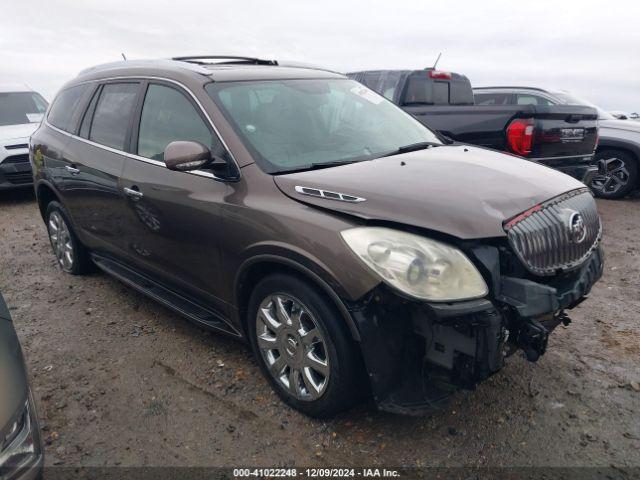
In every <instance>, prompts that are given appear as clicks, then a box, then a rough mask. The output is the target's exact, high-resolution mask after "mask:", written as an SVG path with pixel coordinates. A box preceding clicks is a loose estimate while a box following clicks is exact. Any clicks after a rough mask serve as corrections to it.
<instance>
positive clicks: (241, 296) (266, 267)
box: [234, 254, 360, 341]
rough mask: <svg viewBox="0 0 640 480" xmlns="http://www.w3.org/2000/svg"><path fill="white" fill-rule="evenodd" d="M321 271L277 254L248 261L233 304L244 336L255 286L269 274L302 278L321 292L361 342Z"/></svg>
mask: <svg viewBox="0 0 640 480" xmlns="http://www.w3.org/2000/svg"><path fill="white" fill-rule="evenodd" d="M320 268H321V267H319V266H315V268H313V269H312V268H310V266H307V265H303V264H302V263H301V262H299V261H297V260H294V259H292V258H289V257H285V256H282V255H276V254H261V255H257V256H255V257H252V258H250V259H248V260H246V261H245V262H244V263H243V264H242V265H241V266H240V268H239V270H238V273H237V275H236V278H235V282H234V300H235V304H236V305H237V306H238V313H239V319H240V322H241V324H242V328H243V329H244V330H245V331H244V333H245V335H246V334H247V331H246V328H247V321H246V314H247V304H248V300H249V297H250V295H251V292H252V291H253V286H254V285H255V284H256V283H257V282H259V281H260V280H261V279H262V278H264V277H266V276H268V275H270V274H273V273H289V274H292V275H294V276H298V277H301V278H303V279H305V280H307V281H309V282H310V283H311V284H313V285H315V286H317V287H318V288H320V290H321V291H322V292H323V293H324V294H325V295H326V296H327V297H328V299H329V300H330V301H331V302H332V304H333V305H334V306H335V307H336V308H337V310H338V311H339V312H340V314H341V316H342V319H343V321H344V322H345V323H346V325H347V327H348V328H349V332H350V333H351V336H352V337H353V339H354V340H356V341H360V332H359V330H358V327H357V326H356V323H355V321H354V319H353V317H352V316H351V314H350V313H349V310H348V309H347V307H346V305H345V304H344V302H343V300H342V299H341V298H340V296H339V295H338V293H336V289H335V288H334V287H332V286H331V285H330V280H328V279H327V278H326V277H327V276H328V274H327V273H326V272H322V270H320ZM314 270H315V271H314ZM321 272H322V273H321ZM323 277H325V278H323Z"/></svg>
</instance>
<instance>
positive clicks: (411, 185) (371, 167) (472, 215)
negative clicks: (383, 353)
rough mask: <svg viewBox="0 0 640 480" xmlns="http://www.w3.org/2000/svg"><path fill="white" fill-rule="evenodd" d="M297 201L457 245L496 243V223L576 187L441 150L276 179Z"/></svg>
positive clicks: (533, 169) (526, 165)
mask: <svg viewBox="0 0 640 480" xmlns="http://www.w3.org/2000/svg"><path fill="white" fill-rule="evenodd" d="M274 180H275V182H276V184H277V185H278V187H279V188H280V189H281V190H282V192H283V193H285V194H286V195H288V196H289V197H291V198H293V199H295V200H298V201H300V202H303V203H306V204H309V205H316V206H319V207H322V208H326V209H331V210H334V211H338V212H343V213H348V214H351V215H354V216H357V217H360V218H363V219H367V220H386V221H393V222H399V223H403V224H406V225H412V226H417V227H422V228H427V229H430V230H435V231H438V232H442V233H446V234H449V235H453V236H455V237H458V238H461V239H473V238H488V237H502V236H505V232H504V230H503V228H502V222H503V221H504V220H507V219H509V218H511V217H513V216H515V215H517V214H518V213H521V212H523V211H525V210H527V209H529V208H531V207H532V206H534V205H536V204H538V203H540V202H543V201H544V200H548V199H549V198H552V197H555V196H558V195H560V194H562V193H564V192H567V191H569V190H574V189H576V188H584V184H582V183H580V182H579V181H577V180H575V179H573V178H571V177H569V176H568V175H565V174H563V173H560V172H558V171H556V170H552V169H550V168H548V167H545V166H543V165H540V164H537V163H534V162H531V161H528V160H524V159H521V158H519V157H515V156H511V155H506V154H502V153H498V152H495V151H492V150H486V149H482V148H477V147H469V146H443V147H437V148H430V149H428V150H421V151H417V152H411V153H406V154H403V155H394V156H391V157H385V158H379V159H376V160H371V161H364V162H359V163H353V164H350V165H343V166H339V167H333V168H326V169H322V170H311V171H307V172H299V173H291V174H286V175H278V176H275V177H274ZM296 186H300V187H308V188H316V189H323V190H327V191H331V192H337V193H341V194H345V195H351V196H356V197H362V198H364V199H366V200H365V201H361V202H357V203H349V202H344V201H339V200H330V199H325V198H319V197H314V196H310V195H305V194H302V193H298V192H297V191H296Z"/></svg>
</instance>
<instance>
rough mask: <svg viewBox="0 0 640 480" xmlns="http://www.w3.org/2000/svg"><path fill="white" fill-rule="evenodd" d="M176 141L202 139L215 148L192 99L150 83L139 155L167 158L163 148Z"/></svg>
mask: <svg viewBox="0 0 640 480" xmlns="http://www.w3.org/2000/svg"><path fill="white" fill-rule="evenodd" d="M177 140H190V141H195V142H200V143H202V144H203V145H205V146H207V147H208V148H210V149H211V150H214V148H213V147H214V145H213V142H214V137H213V135H212V134H211V131H210V130H209V128H208V127H207V125H206V124H205V122H204V121H203V119H202V117H200V115H199V114H198V112H197V111H196V109H195V108H194V106H193V105H192V104H191V102H190V101H189V100H188V99H187V97H185V96H184V95H183V94H182V93H180V92H179V91H178V90H176V89H175V88H172V87H167V86H164V85H155V84H152V85H149V88H148V90H147V94H146V96H145V100H144V106H143V107H142V116H141V118H140V129H139V135H138V155H140V156H141V157H145V158H151V159H153V160H158V161H162V160H164V149H165V147H166V146H167V145H169V143H171V142H174V141H177Z"/></svg>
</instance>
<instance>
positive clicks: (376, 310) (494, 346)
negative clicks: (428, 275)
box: [352, 247, 604, 414]
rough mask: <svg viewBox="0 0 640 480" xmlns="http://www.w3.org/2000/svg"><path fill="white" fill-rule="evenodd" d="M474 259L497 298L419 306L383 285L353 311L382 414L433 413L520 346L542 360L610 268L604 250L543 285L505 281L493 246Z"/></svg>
mask: <svg viewBox="0 0 640 480" xmlns="http://www.w3.org/2000/svg"><path fill="white" fill-rule="evenodd" d="M476 254H477V258H478V259H479V261H480V262H481V263H483V264H484V265H485V266H486V267H487V269H486V271H487V272H488V275H489V276H491V277H492V279H493V281H492V284H493V285H492V288H491V299H478V300H470V301H464V302H456V303H421V302H414V301H409V300H406V299H403V298H400V297H398V296H397V295H396V294H395V293H393V292H392V291H390V290H389V289H388V288H386V287H384V286H381V287H379V288H378V289H376V290H375V291H374V292H372V293H371V295H370V296H369V297H368V298H367V300H366V301H365V302H363V303H362V304H360V305H359V306H357V307H355V308H353V309H352V315H353V318H354V319H355V321H356V323H357V325H358V328H359V331H360V337H361V341H360V343H361V349H362V354H363V359H364V363H365V366H366V368H367V371H368V373H369V379H370V383H371V388H372V392H373V396H374V400H375V402H376V404H377V405H378V407H379V408H380V409H381V410H386V411H391V412H396V413H402V414H422V413H424V412H425V411H430V410H433V409H434V408H437V407H439V406H441V405H442V404H444V403H445V402H446V400H447V399H448V398H449V397H450V395H451V393H453V392H454V391H455V390H457V389H459V388H466V389H472V388H474V387H475V386H476V385H477V384H478V383H479V382H481V381H483V380H485V379H486V378H488V377H489V376H491V375H493V374H494V373H495V372H497V371H499V370H500V369H501V368H502V366H503V364H504V359H505V357H507V356H508V355H510V354H511V353H513V352H514V351H516V350H519V349H521V350H522V351H523V352H524V354H525V356H526V358H527V359H528V360H530V361H536V360H537V359H538V358H539V357H540V355H542V354H544V352H545V351H546V348H547V340H548V337H549V334H550V333H551V332H552V331H553V329H554V328H555V327H556V326H557V325H559V324H560V323H565V324H568V323H569V322H570V319H569V317H568V316H567V315H566V314H565V310H566V309H571V308H573V307H575V306H576V305H578V304H579V303H580V302H582V301H583V300H584V299H585V296H586V295H587V294H588V293H589V291H590V290H591V287H592V286H593V284H594V283H595V282H596V281H597V280H598V279H599V278H600V277H601V276H602V271H603V265H604V257H603V252H602V249H601V247H598V248H596V249H595V250H594V251H593V252H592V254H591V255H590V257H589V258H588V259H587V260H586V261H585V262H584V263H583V265H582V266H581V267H580V268H579V269H577V270H575V271H574V272H572V273H571V274H570V275H567V276H565V277H563V278H559V279H556V280H555V281H554V282H550V283H551V284H542V283H537V282H535V281H533V280H527V279H523V278H514V277H509V276H501V275H500V268H499V264H498V263H497V262H498V260H497V259H498V251H497V249H496V248H494V247H481V248H480V249H478V251H477V252H476Z"/></svg>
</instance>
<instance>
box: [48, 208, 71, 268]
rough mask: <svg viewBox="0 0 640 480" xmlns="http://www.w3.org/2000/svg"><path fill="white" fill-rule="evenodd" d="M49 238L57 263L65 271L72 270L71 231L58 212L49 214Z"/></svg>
mask: <svg viewBox="0 0 640 480" xmlns="http://www.w3.org/2000/svg"><path fill="white" fill-rule="evenodd" d="M48 227H49V228H48V230H49V239H50V240H51V246H52V247H53V253H54V255H55V256H56V259H57V260H58V263H59V264H60V266H61V267H62V269H63V270H64V271H65V272H71V270H73V263H74V251H73V241H72V240H71V232H70V231H69V227H67V224H66V222H65V221H64V219H63V218H62V215H60V213H59V212H57V211H54V212H52V213H51V215H49V224H48Z"/></svg>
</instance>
